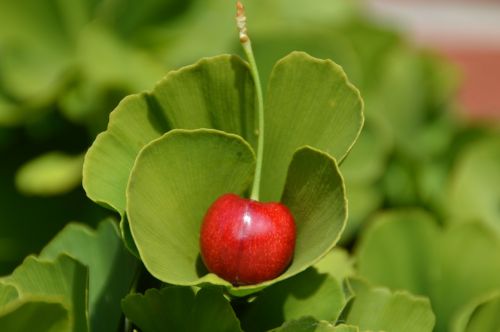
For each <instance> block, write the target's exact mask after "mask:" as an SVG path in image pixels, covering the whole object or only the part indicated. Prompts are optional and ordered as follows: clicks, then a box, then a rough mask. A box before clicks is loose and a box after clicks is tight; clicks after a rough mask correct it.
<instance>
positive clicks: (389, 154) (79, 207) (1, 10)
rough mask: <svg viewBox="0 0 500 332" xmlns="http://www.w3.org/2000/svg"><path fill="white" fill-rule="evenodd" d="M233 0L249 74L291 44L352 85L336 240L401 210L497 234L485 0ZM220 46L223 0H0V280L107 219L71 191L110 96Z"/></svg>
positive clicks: (499, 198)
mask: <svg viewBox="0 0 500 332" xmlns="http://www.w3.org/2000/svg"><path fill="white" fill-rule="evenodd" d="M245 4H246V7H247V13H248V17H249V18H248V22H249V31H250V34H251V37H252V39H253V43H254V49H255V52H256V58H257V62H258V64H259V66H260V71H261V76H262V77H263V79H264V81H266V80H267V76H268V75H269V73H270V71H271V68H272V65H273V64H274V62H275V61H276V60H277V59H279V58H280V57H282V56H284V55H285V54H287V53H288V52H290V51H292V50H303V51H306V52H308V53H310V54H311V55H313V56H316V57H320V58H330V59H332V60H333V61H335V62H337V63H339V64H341V65H342V66H343V68H344V70H345V71H346V72H347V74H348V76H349V78H350V80H351V81H352V82H353V83H354V84H355V85H356V86H357V87H359V89H360V90H361V94H362V96H363V98H364V100H365V112H366V126H365V130H364V131H363V134H362V136H361V137H360V140H359V141H358V144H357V145H356V148H355V149H354V150H353V151H352V154H351V156H350V157H349V158H348V160H347V161H346V162H345V164H344V165H342V170H343V172H344V175H345V178H346V181H347V188H348V196H349V201H350V207H349V209H350V210H349V215H350V217H349V226H348V228H347V230H346V232H345V234H344V237H343V239H342V243H343V245H344V246H346V247H347V248H352V247H353V245H355V244H356V241H357V238H358V235H359V234H360V232H362V231H363V229H364V227H366V225H367V223H369V220H370V218H371V217H372V216H374V215H376V214H377V213H378V212H380V211H382V210H388V209H393V208H401V207H412V208H413V207H414V208H420V209H423V210H426V211H428V212H429V213H432V214H433V215H435V216H436V218H437V219H438V220H439V221H440V222H441V223H443V224H446V223H448V222H449V221H448V220H450V219H453V220H454V222H455V221H461V220H476V219H477V220H479V219H480V220H482V222H485V223H487V224H491V225H493V226H494V228H498V229H500V189H499V188H500V171H499V170H500V135H499V131H498V127H499V126H498V123H499V121H500V3H499V2H498V1H493V0H492V1H479V0H475V1H465V0H464V1H437V0H434V1H431V0H429V1H409V0H406V1H403V0H401V1H396V0H367V1H355V0H316V1H306V0H273V1H269V0H248V1H246V2H245ZM220 53H237V54H240V53H241V51H240V48H239V44H238V41H237V32H236V28H235V24H234V1H232V0H231V1H229V0H144V1H134V0H74V1H71V2H69V1H58V0H16V1H10V0H0V160H1V162H0V275H3V274H7V273H10V272H11V271H12V269H13V268H14V267H15V266H16V265H18V264H19V263H20V262H21V261H22V259H23V258H24V257H25V256H26V255H28V254H30V253H36V252H38V251H39V250H40V248H41V247H42V246H43V245H44V244H45V243H47V242H48V241H49V240H50V238H52V237H53V236H54V234H55V233H56V232H57V231H58V230H60V229H61V228H62V227H63V226H64V225H65V224H66V223H68V222H70V221H80V222H83V223H87V224H90V225H95V224H96V223H97V222H98V221H99V220H101V219H103V218H104V217H106V216H108V215H109V214H110V212H109V211H107V210H105V209H103V208H101V207H99V206H97V205H96V204H94V203H93V202H91V201H90V200H89V199H87V198H86V196H85V193H84V191H83V189H82V187H81V167H82V163H83V156H84V153H85V151H86V150H87V148H88V147H89V146H90V145H91V143H92V141H93V140H94V138H95V136H96V135H97V134H98V133H99V132H101V131H102V130H104V129H105V127H106V124H107V119H108V115H109V113H110V112H111V111H112V110H113V108H114V107H115V106H116V105H117V103H118V102H119V100H121V98H123V97H124V96H126V95H128V94H132V93H137V92H140V91H143V90H148V89H151V88H152V87H153V85H154V83H155V82H156V81H158V80H159V79H160V78H161V77H162V76H164V75H165V73H167V72H168V71H169V70H172V69H176V68H179V67H181V66H183V65H187V64H190V63H192V62H194V61H196V60H197V59H198V58H200V57H207V56H212V55H216V54H220ZM471 160H472V161H471Z"/></svg>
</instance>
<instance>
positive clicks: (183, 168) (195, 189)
mask: <svg viewBox="0 0 500 332" xmlns="http://www.w3.org/2000/svg"><path fill="white" fill-rule="evenodd" d="M254 167H255V157H254V154H253V152H252V150H251V148H250V146H249V145H248V144H247V143H246V142H245V141H243V140H242V139H241V138H240V137H239V136H236V135H231V134H226V133H224V132H220V131H216V130H209V129H198V130H183V129H175V130H172V131H170V132H168V133H167V134H165V135H164V136H162V137H161V138H159V139H157V140H155V141H153V142H152V143H150V144H148V145H147V146H146V147H145V148H144V149H143V150H141V152H140V154H139V156H138V157H137V161H136V163H135V166H134V169H133V171H132V174H131V176H130V181H129V186H128V190H127V197H128V202H127V204H128V207H127V213H128V218H129V222H130V229H131V231H132V235H133V236H134V240H135V242H136V244H137V248H138V250H139V253H140V256H141V258H142V260H143V262H144V264H145V266H146V268H147V269H148V270H149V271H150V272H151V274H153V275H154V276H155V277H157V278H158V279H160V280H162V281H164V282H168V283H172V284H180V285H189V284H200V283H202V282H213V283H217V284H222V285H229V283H228V282H227V281H224V280H222V279H220V278H218V277H217V276H216V275H213V274H208V275H207V273H206V271H205V269H204V268H203V265H202V263H201V260H200V255H199V252H200V249H199V230H200V227H201V221H202V220H203V216H204V215H205V213H206V211H207V209H208V207H209V206H210V204H212V203H213V202H214V201H215V200H216V199H217V198H218V197H219V196H220V195H222V194H224V193H227V192H234V193H243V192H244V191H245V190H246V189H247V188H248V186H249V184H250V183H251V180H252V174H253V171H254ZM172 266H175V269H172Z"/></svg>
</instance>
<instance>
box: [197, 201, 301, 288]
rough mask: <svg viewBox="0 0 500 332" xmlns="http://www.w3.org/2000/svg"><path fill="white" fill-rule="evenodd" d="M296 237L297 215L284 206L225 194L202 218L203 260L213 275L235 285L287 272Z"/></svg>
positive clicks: (264, 279) (247, 283)
mask: <svg viewBox="0 0 500 332" xmlns="http://www.w3.org/2000/svg"><path fill="white" fill-rule="evenodd" d="M295 237H296V232H295V222H294V220H293V216H292V214H291V213H290V211H289V210H288V208H287V207H286V206H284V205H283V204H281V203H274V202H273V203H261V202H258V201H255V200H251V199H246V198H241V197H239V196H238V195H235V194H225V195H222V196H221V197H219V198H218V199H217V200H216V201H215V202H214V203H213V204H212V206H210V208H209V209H208V211H207V213H206V215H205V217H204V219H203V224H202V226H201V234H200V248H201V256H202V259H203V262H204V263H205V266H206V267H207V269H208V270H209V271H210V272H213V273H215V274H217V275H218V276H219V277H221V278H223V279H225V280H227V281H229V282H231V283H232V284H233V285H236V286H238V285H251V284H257V283H260V282H263V281H266V280H270V279H274V278H276V277H277V276H279V275H280V274H281V273H282V272H283V271H284V270H285V269H286V268H287V266H288V265H289V264H290V262H291V260H292V257H293V251H294V249H295Z"/></svg>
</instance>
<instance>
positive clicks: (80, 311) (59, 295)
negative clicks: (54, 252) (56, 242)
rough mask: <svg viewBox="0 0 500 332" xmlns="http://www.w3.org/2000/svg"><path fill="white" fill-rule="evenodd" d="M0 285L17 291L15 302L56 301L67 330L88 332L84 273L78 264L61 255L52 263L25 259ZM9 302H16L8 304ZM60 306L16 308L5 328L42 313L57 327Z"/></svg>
mask: <svg viewBox="0 0 500 332" xmlns="http://www.w3.org/2000/svg"><path fill="white" fill-rule="evenodd" d="M3 282H4V283H5V284H8V285H12V286H14V287H15V288H16V289H17V291H18V294H19V298H18V299H19V301H23V300H24V299H25V298H29V297H34V299H35V300H36V298H37V297H38V298H39V299H40V300H42V301H49V302H52V301H54V300H57V303H59V304H60V305H61V306H62V308H64V309H65V310H67V313H66V315H68V316H69V326H70V330H71V331H74V332H80V331H81V332H84V331H88V322H87V309H86V308H87V304H88V302H87V301H88V299H87V296H86V294H87V293H86V288H87V282H88V270H87V268H86V267H85V266H84V265H82V264H81V263H79V262H78V261H76V260H74V259H72V258H70V257H69V256H65V255H62V256H59V257H58V258H57V259H56V260H54V261H52V262H48V261H43V260H40V259H38V258H35V257H33V256H31V257H28V258H26V260H25V261H24V262H23V264H21V265H20V266H19V267H18V268H17V269H16V270H14V272H13V273H12V275H10V276H8V277H7V278H5V279H3ZM13 302H17V301H16V300H14V301H11V303H13ZM30 302H31V301H30ZM35 302H36V301H35ZM7 305H8V304H7ZM61 306H57V305H56V306H54V305H50V306H48V307H47V305H45V304H39V305H19V306H17V308H16V310H15V311H16V313H15V314H12V315H9V317H8V324H14V323H15V322H16V320H19V321H18V322H19V323H21V322H22V319H23V317H24V316H25V315H26V314H27V313H31V314H33V315H34V314H35V313H36V314H37V315H41V314H42V313H43V311H42V312H40V311H39V310H47V312H48V313H50V315H51V316H52V319H53V320H54V321H57V323H58V324H60V320H62V318H63V317H64V315H63V313H62V312H61ZM42 307H43V309H42ZM19 310H20V312H18V311H19ZM7 312H9V310H7ZM39 317H40V316H39Z"/></svg>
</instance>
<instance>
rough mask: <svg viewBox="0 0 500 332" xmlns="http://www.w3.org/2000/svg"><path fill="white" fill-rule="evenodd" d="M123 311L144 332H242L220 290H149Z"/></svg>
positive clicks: (127, 302)
mask: <svg viewBox="0 0 500 332" xmlns="http://www.w3.org/2000/svg"><path fill="white" fill-rule="evenodd" d="M122 307H123V311H124V312H125V315H126V316H127V317H128V318H129V319H130V320H131V321H132V322H134V323H135V324H137V326H139V327H140V328H141V330H142V331H144V332H155V331H157V332H161V331H193V332H202V331H207V332H208V331H221V332H224V331H227V332H237V331H241V328H240V323H239V321H238V319H237V318H236V316H235V315H234V312H233V311H232V309H231V306H230V304H229V302H228V301H227V300H226V299H225V298H224V296H223V295H222V293H221V292H220V291H218V290H216V289H210V288H204V289H201V290H200V291H198V292H197V293H196V294H195V293H194V292H193V290H192V289H191V288H189V287H179V286H167V287H164V288H163V289H161V290H158V289H149V290H148V291H147V292H146V293H145V294H144V295H141V294H130V295H128V296H127V297H126V298H125V299H124V300H123V302H122Z"/></svg>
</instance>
